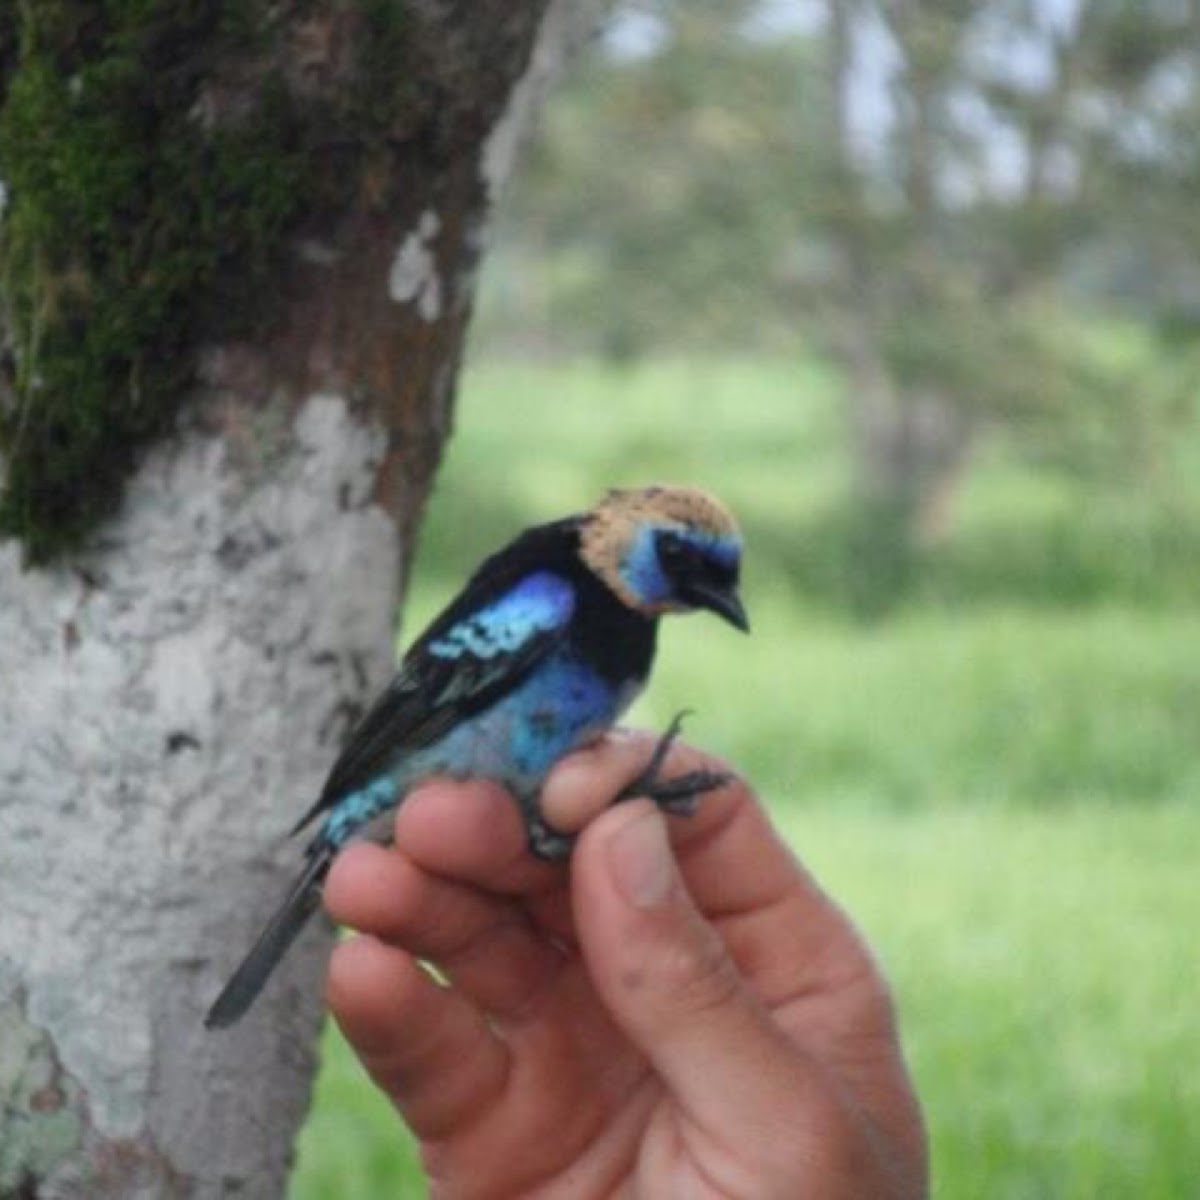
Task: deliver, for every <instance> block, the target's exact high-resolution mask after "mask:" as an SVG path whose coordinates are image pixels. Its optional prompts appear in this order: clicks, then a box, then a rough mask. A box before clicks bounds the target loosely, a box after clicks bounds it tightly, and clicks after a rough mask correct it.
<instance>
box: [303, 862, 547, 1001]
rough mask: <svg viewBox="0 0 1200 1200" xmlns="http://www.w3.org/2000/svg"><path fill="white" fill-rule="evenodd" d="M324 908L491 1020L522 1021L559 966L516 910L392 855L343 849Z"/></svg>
mask: <svg viewBox="0 0 1200 1200" xmlns="http://www.w3.org/2000/svg"><path fill="white" fill-rule="evenodd" d="M324 900H325V907H326V908H327V909H328V910H329V913H330V915H331V916H332V917H333V918H334V920H335V921H339V922H341V923H342V924H344V925H349V926H351V927H352V928H354V929H356V930H358V931H359V932H361V933H366V934H370V935H371V936H373V937H375V938H378V939H380V940H381V941H384V942H387V943H388V944H390V945H393V946H396V947H398V948H400V949H403V950H405V951H407V952H408V953H409V954H413V955H416V956H417V957H419V958H424V959H428V960H429V961H431V962H433V963H435V964H436V965H437V966H438V968H439V969H440V970H441V971H442V972H443V973H444V974H445V975H446V976H447V977H449V978H450V980H451V981H452V982H453V983H454V986H455V987H456V988H458V990H459V991H461V992H462V993H463V994H464V995H465V996H467V997H468V998H469V999H470V1000H471V1001H473V1002H474V1003H475V1004H476V1005H478V1006H479V1007H480V1008H482V1009H484V1010H485V1011H486V1012H488V1013H489V1014H491V1015H492V1016H496V1017H501V1018H508V1019H515V1018H517V1017H520V1016H522V1015H524V1014H525V1013H527V1012H528V1011H529V1010H530V1009H531V1008H532V1007H533V1006H534V1005H535V1004H536V1002H537V999H538V997H539V996H540V995H542V994H543V993H544V992H545V991H546V989H548V988H549V987H550V986H551V985H552V984H553V982H554V980H555V979H556V978H557V976H558V972H559V970H560V969H561V966H562V963H563V955H562V953H561V951H560V950H559V949H558V948H557V947H556V946H555V945H554V944H552V943H551V942H550V941H549V940H548V939H547V938H546V937H544V936H541V935H540V934H538V933H537V932H536V931H535V930H534V928H533V927H532V925H531V924H530V921H529V918H528V916H527V914H526V912H525V910H524V909H523V908H522V907H521V906H520V905H519V904H517V903H515V902H514V901H512V900H510V899H508V898H506V897H500V896H497V895H495V894H492V893H486V892H482V891H480V890H479V889H477V888H473V887H469V886H467V885H465V884H460V883H457V882H454V881H451V880H448V879H444V878H442V877H440V876H436V875H431V874H430V873H429V872H427V871H425V870H423V869H422V868H420V867H418V866H417V865H416V864H415V863H414V862H412V861H411V859H409V858H408V857H407V856H406V855H405V854H404V853H402V852H400V851H398V850H395V849H384V848H383V847H382V846H376V845H373V844H370V843H361V844H358V845H354V846H350V847H348V848H347V849H346V850H345V851H343V852H342V853H341V854H339V855H338V857H337V859H336V860H335V862H334V864H333V868H332V869H331V871H330V873H329V878H328V880H327V881H326V883H325V888H324Z"/></svg>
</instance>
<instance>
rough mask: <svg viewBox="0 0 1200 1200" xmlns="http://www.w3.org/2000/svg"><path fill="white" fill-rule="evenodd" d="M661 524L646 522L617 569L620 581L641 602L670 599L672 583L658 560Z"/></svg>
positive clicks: (656, 602) (658, 602) (655, 602)
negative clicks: (659, 525)
mask: <svg viewBox="0 0 1200 1200" xmlns="http://www.w3.org/2000/svg"><path fill="white" fill-rule="evenodd" d="M659 531H660V527H658V526H655V525H643V526H642V527H641V528H640V529H639V530H638V531H637V533H635V534H634V536H633V539H632V540H631V541H630V543H629V546H628V547H627V548H626V550H625V556H624V557H623V558H622V559H621V563H620V566H619V567H618V568H617V572H618V574H619V575H620V576H621V581H622V582H623V583H624V584H625V586H626V587H627V588H628V589H629V590H630V591H631V592H632V593H633V594H634V595H635V596H636V597H637V598H638V601H639V602H640V603H642V604H663V603H665V602H666V601H668V600H670V598H671V584H670V581H669V580H668V579H667V577H666V575H664V574H663V569H662V566H661V564H660V563H659V561H658V548H657V547H656V546H655V544H654V539H655V535H656V534H657V533H658V532H659Z"/></svg>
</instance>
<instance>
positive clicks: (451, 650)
mask: <svg viewBox="0 0 1200 1200" xmlns="http://www.w3.org/2000/svg"><path fill="white" fill-rule="evenodd" d="M574 611H575V589H574V588H573V587H572V586H571V584H570V582H569V581H568V580H566V579H564V578H563V577H562V576H561V575H559V574H557V573H556V572H554V571H534V572H532V573H530V574H529V575H525V576H524V577H522V578H521V579H519V580H518V581H517V582H516V583H514V584H513V585H512V586H511V587H509V588H508V589H506V590H505V591H503V592H501V593H500V594H499V595H497V596H495V597H494V598H492V599H491V600H488V601H487V602H486V603H483V604H481V605H480V607H479V608H477V609H476V610H475V611H474V612H473V613H471V614H469V615H464V616H462V617H460V618H459V619H458V620H457V621H455V622H454V624H452V625H451V626H450V627H449V628H447V629H444V630H442V631H441V632H440V633H439V634H438V636H437V637H435V638H433V639H432V640H431V641H430V642H429V643H428V644H427V646H426V647H425V650H426V652H427V653H428V654H431V655H433V656H434V657H436V658H443V659H451V660H453V659H457V658H461V657H463V656H464V655H470V656H471V657H473V658H479V659H489V658H495V657H496V656H499V655H510V654H514V653H516V652H517V651H519V650H520V649H521V648H522V647H523V646H525V645H526V644H527V643H529V642H531V641H534V640H540V639H541V638H543V637H544V636H545V635H546V634H552V633H555V632H557V631H559V630H561V629H564V628H565V627H566V626H567V623H568V622H569V621H570V619H571V616H572V614H573V613H574Z"/></svg>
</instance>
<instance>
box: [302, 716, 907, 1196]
mask: <svg viewBox="0 0 1200 1200" xmlns="http://www.w3.org/2000/svg"><path fill="white" fill-rule="evenodd" d="M654 741H655V738H654V736H653V735H651V734H645V733H638V732H616V733H613V734H610V735H608V736H606V737H605V738H604V739H602V740H601V741H600V742H598V743H597V744H595V745H594V746H591V747H589V748H587V749H586V750H582V751H579V752H578V753H576V754H574V755H572V756H570V757H569V758H568V759H565V760H564V761H563V762H562V763H560V764H559V765H558V767H556V769H555V770H554V772H553V774H552V775H551V776H550V778H549V779H548V780H547V783H546V786H545V789H544V792H543V807H544V809H545V812H546V816H547V818H548V819H549V820H550V821H551V822H552V823H553V824H554V825H556V826H557V827H559V828H562V829H565V830H574V829H581V830H582V832H581V834H580V837H579V841H578V844H577V846H576V848H575V852H574V855H573V858H572V865H571V869H570V871H569V872H568V871H566V870H564V869H563V868H562V867H554V866H550V865H547V864H544V863H540V862H537V861H535V860H533V859H532V858H531V857H530V855H529V854H528V852H527V851H526V849H525V843H524V835H523V833H522V831H521V826H520V822H519V820H518V818H517V815H516V809H515V806H514V805H512V804H511V803H505V802H504V798H503V793H502V792H499V789H498V788H496V787H495V785H492V784H489V783H486V782H481V781H473V782H469V783H453V782H450V781H444V780H437V781H433V782H430V783H428V784H426V785H424V786H422V787H421V788H420V789H419V790H418V791H415V792H414V793H413V794H412V795H411V796H410V797H409V799H408V800H407V801H406V802H405V804H404V805H403V806H402V807H401V809H400V810H399V812H398V814H397V818H396V843H397V846H401V847H403V849H402V850H401V849H397V848H394V847H393V848H383V847H380V846H375V845H355V846H352V847H349V848H348V849H347V850H346V851H344V852H343V853H342V854H341V855H340V856H339V858H338V860H337V862H336V863H335V864H334V867H333V870H332V872H331V874H330V876H329V879H328V882H327V884H326V888H325V903H326V906H327V907H328V909H329V911H330V913H331V914H332V915H333V916H334V918H335V919H337V920H338V921H341V922H343V923H345V924H347V925H349V926H351V927H353V928H354V929H355V930H357V931H358V936H356V937H354V938H351V939H349V940H347V941H344V942H341V943H340V944H339V945H338V947H337V949H336V951H335V953H334V955H333V958H332V960H331V963H330V968H329V978H328V998H329V1003H330V1007H331V1008H332V1009H333V1012H334V1014H335V1016H336V1018H337V1020H338V1023H339V1024H340V1025H341V1028H342V1030H343V1032H344V1033H345V1035H346V1037H347V1039H348V1040H349V1042H350V1044H351V1046H352V1047H353V1048H354V1050H355V1052H356V1053H357V1054H358V1056H359V1058H360V1059H361V1060H362V1062H363V1065H364V1066H365V1067H366V1069H367V1071H368V1072H369V1073H370V1075H371V1077H372V1078H373V1079H374V1081H375V1082H376V1084H378V1086H379V1087H380V1088H382V1089H383V1090H384V1091H385V1092H386V1093H387V1094H388V1095H389V1096H390V1097H391V1098H392V1100H393V1102H394V1103H395V1105H396V1107H397V1108H398V1110H399V1111H400V1114H401V1115H402V1116H403V1118H404V1120H405V1122H406V1123H407V1124H408V1125H409V1127H410V1128H411V1129H412V1131H413V1133H414V1134H415V1135H416V1137H417V1138H418V1140H419V1142H420V1145H421V1152H422V1157H423V1161H424V1164H425V1168H426V1171H427V1174H428V1178H429V1187H430V1194H431V1196H433V1197H437V1198H439V1200H466V1198H476V1197H479V1198H484V1197H486V1198H488V1200H493V1198H496V1200H499V1198H502V1197H535V1198H538V1200H550V1198H558V1197H562V1198H563V1200H590V1198H595V1200H599V1198H601V1197H630V1198H633V1197H645V1198H647V1200H649V1198H653V1200H674V1198H676V1197H678V1198H683V1197H686V1198H688V1200H692V1198H702V1197H725V1198H744V1200H773V1198H775V1197H778V1198H779V1200H795V1198H796V1197H797V1196H804V1197H806V1198H807V1200H866V1198H869V1200H919V1198H920V1197H923V1196H925V1195H926V1194H927V1167H926V1148H925V1134H924V1129H923V1126H922V1120H921V1113H920V1109H919V1106H918V1103H917V1100H916V1097H915V1095H914V1093H913V1090H912V1087H911V1084H910V1082H909V1079H908V1075H907V1073H906V1070H905V1067H904V1063H903V1060H902V1057H901V1053H900V1046H899V1041H898V1038H897V1033H896V1026H895V1021H894V1018H893V1012H892V1004H891V1000H890V997H889V994H888V989H887V986H886V984H885V982H884V980H883V978H882V976H881V975H880V973H879V970H878V967H877V966H876V964H875V962H874V960H873V958H872V956H871V954H870V952H869V950H868V949H867V947H866V945H865V944H864V942H863V941H862V939H861V938H860V936H859V935H858V933H857V932H856V931H855V929H854V927H853V926H852V925H851V924H850V922H849V921H848V920H847V918H846V917H845V915H844V914H843V913H842V912H841V911H840V910H839V909H838V908H837V907H836V906H835V905H834V904H833V903H832V902H831V901H830V900H829V898H828V897H827V896H825V894H824V893H823V892H822V891H821V890H820V889H819V888H818V887H817V885H816V884H815V883H814V882H813V880H812V879H811V878H810V877H809V875H808V874H807V873H806V872H805V871H804V869H803V868H802V867H801V866H800V864H799V863H797V862H796V860H795V858H794V857H793V856H792V854H791V853H790V851H789V850H788V849H787V847H786V846H784V844H783V843H782V842H781V841H780V839H779V838H778V836H777V835H776V834H775V832H774V831H773V829H772V828H771V826H770V824H769V822H768V821H767V819H766V817H765V815H764V813H763V811H762V809H761V807H760V805H759V803H758V801H757V799H756V798H755V796H754V794H753V793H752V792H751V791H750V790H749V788H748V787H747V786H746V785H745V784H744V783H742V782H741V781H739V780H736V779H734V780H732V781H731V782H730V783H729V784H727V785H726V786H724V787H722V788H721V789H720V790H719V791H716V792H714V793H712V794H710V795H708V796H706V797H705V798H704V799H703V800H702V801H701V803H700V807H699V809H698V811H697V813H696V814H695V816H693V817H690V818H683V819H681V818H664V817H663V816H662V814H660V813H659V812H658V811H657V810H656V809H655V808H654V807H653V805H651V804H650V803H649V802H648V801H646V800H634V801H631V802H628V803H624V804H620V805H617V806H615V807H610V801H611V798H612V796H613V795H614V794H615V793H616V792H617V791H618V790H619V789H620V788H621V787H622V786H623V785H624V784H625V783H627V782H628V781H629V780H631V779H633V778H634V777H635V776H636V775H637V774H638V772H639V771H640V770H641V768H642V766H643V764H644V763H645V762H646V759H647V758H648V757H649V754H650V752H651V749H652V748H653V745H654ZM697 769H707V770H725V769H727V768H725V767H724V765H723V764H721V763H719V762H717V761H716V760H714V759H712V758H710V757H708V756H706V755H704V754H702V753H701V752H699V751H697V750H695V749H692V748H690V747H688V746H686V745H682V744H677V745H676V746H675V747H674V748H673V749H672V751H671V754H670V756H669V758H668V760H667V763H666V766H665V770H664V772H663V774H664V775H665V777H667V778H670V777H672V776H674V775H676V774H678V773H682V772H684V771H691V770H697ZM418 958H420V959H424V960H427V961H430V962H433V963H435V964H436V965H437V967H438V969H439V971H440V973H441V974H442V975H443V977H444V978H445V979H446V980H448V981H449V986H443V985H441V984H439V983H437V982H435V981H434V979H433V978H432V977H431V976H430V975H429V974H428V973H427V972H426V971H424V970H423V969H422V968H421V967H420V966H418V965H417V961H416V960H417V959H418Z"/></svg>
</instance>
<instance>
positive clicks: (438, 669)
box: [296, 571, 575, 830]
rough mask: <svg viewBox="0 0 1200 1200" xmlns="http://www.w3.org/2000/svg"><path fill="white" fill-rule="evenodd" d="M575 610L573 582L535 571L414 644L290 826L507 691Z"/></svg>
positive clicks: (555, 638) (554, 641)
mask: <svg viewBox="0 0 1200 1200" xmlns="http://www.w3.org/2000/svg"><path fill="white" fill-rule="evenodd" d="M574 611H575V591H574V589H573V588H572V587H571V584H570V583H569V582H568V581H567V580H566V579H564V578H563V577H562V576H561V575H557V574H555V573H554V572H552V571H537V572H534V573H533V574H531V575H526V576H524V577H523V578H521V579H520V580H518V581H517V582H516V583H515V584H513V586H512V587H510V588H508V589H507V590H505V591H503V592H501V593H500V594H499V595H498V596H497V597H496V598H495V599H493V600H491V601H490V602H488V603H485V604H484V605H483V606H482V607H481V608H479V609H478V610H476V611H475V612H473V613H472V614H471V615H470V616H463V617H460V618H459V619H458V620H457V621H455V622H454V623H453V624H451V625H450V626H449V627H448V628H444V629H441V630H440V631H439V632H438V634H437V636H436V637H433V638H431V639H429V640H422V641H418V642H417V643H416V644H415V645H414V646H413V647H412V649H411V650H410V651H409V652H408V654H407V655H406V656H405V659H404V662H403V663H402V664H401V667H400V671H399V673H398V674H397V675H396V677H395V679H393V680H392V682H391V684H390V685H389V686H388V688H387V690H386V691H385V692H384V693H383V695H382V696H380V698H379V700H378V701H377V702H376V703H375V705H374V706H373V707H372V709H371V711H370V712H369V713H367V715H366V716H365V717H364V718H363V720H362V722H361V723H360V724H359V726H358V728H357V729H355V731H354V734H353V736H352V737H351V739H350V742H349V744H348V745H347V746H346V749H345V750H343V751H342V754H341V756H340V757H339V758H338V760H337V762H336V763H334V766H333V770H332V771H330V773H329V778H328V779H327V780H326V781H325V786H324V788H323V789H322V791H321V796H320V798H319V799H318V800H317V802H316V804H314V805H313V807H312V808H311V809H310V810H309V811H308V812H307V813H305V815H304V817H303V818H302V819H301V821H300V822H299V824H298V825H297V826H296V829H297V830H298V829H302V828H303V827H304V826H305V825H307V824H308V823H309V821H311V820H312V819H313V818H314V817H315V816H317V814H318V813H320V812H323V811H324V810H326V809H328V808H332V807H333V806H334V805H335V804H337V803H338V801H339V800H340V799H341V798H342V797H343V796H346V795H348V794H349V793H351V792H355V791H357V790H358V789H360V788H363V787H366V786H368V785H369V784H371V783H372V782H373V781H374V780H375V779H376V778H377V777H378V776H379V775H380V774H381V773H382V772H384V771H387V770H390V769H391V768H392V767H394V766H395V765H396V764H397V763H398V762H400V761H402V760H403V758H404V757H406V756H407V755H410V754H413V753H414V752H416V751H418V750H423V749H424V748H425V747H427V746H429V745H431V744H432V743H433V742H435V741H437V740H438V738H440V737H442V736H443V735H444V734H445V733H447V732H448V731H449V730H451V729H453V728H454V726H455V725H457V724H458V722H460V721H463V720H465V719H466V718H468V717H470V716H472V715H473V714H475V713H477V712H479V711H481V710H482V709H484V708H487V707H488V706H489V705H490V704H493V703H494V702H495V701H496V700H498V699H499V698H500V697H502V696H504V695H506V694H507V693H508V692H510V691H511V690H512V689H513V688H515V687H516V686H517V685H518V684H519V683H521V682H522V680H524V679H525V677H526V676H527V675H528V673H529V672H530V671H531V670H532V669H533V668H534V666H536V665H537V663H539V662H540V661H541V660H542V658H543V657H544V656H545V655H546V654H547V653H548V652H549V651H550V650H551V649H552V648H553V647H554V646H556V645H557V644H558V642H559V640H560V639H561V638H562V637H563V635H564V634H565V633H566V630H567V626H568V624H569V623H570V620H571V616H572V614H573V613H574Z"/></svg>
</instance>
